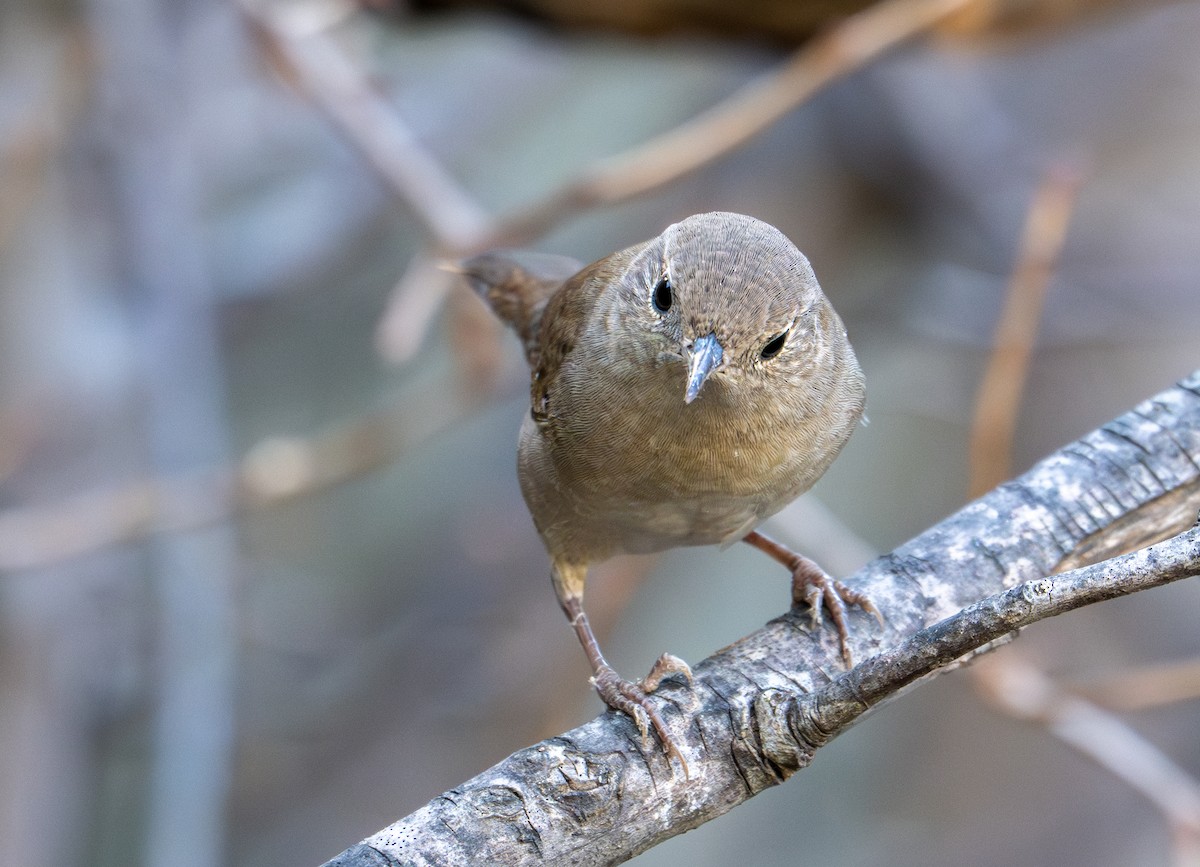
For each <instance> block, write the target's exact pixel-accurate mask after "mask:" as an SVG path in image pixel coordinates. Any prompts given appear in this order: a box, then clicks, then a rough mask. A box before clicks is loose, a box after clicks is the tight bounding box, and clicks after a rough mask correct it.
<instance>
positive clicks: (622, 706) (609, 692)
mask: <svg viewBox="0 0 1200 867" xmlns="http://www.w3.org/2000/svg"><path fill="white" fill-rule="evenodd" d="M673 674H681V675H683V677H684V679H685V680H686V681H687V682H688V683H689V684H691V682H692V670H691V669H690V668H688V664H687V663H686V662H684V661H683V660H682V659H680V658H679V657H678V656H672V655H671V654H669V653H664V654H663V655H662V656H660V657H659V658H658V660H657V661H656V662H655V663H654V667H653V668H651V669H650V673H649V674H647V675H646V676H645V677H644V678H642V679H641V680H639V681H638V682H637V683H632V682H630V681H628V680H625V679H624V678H622V677H621V676H620V675H619V674H617V673H616V672H615V671H613V669H612V668H610V667H609V666H607V665H604V666H601V667H600V668H599V669H597V671H596V674H595V676H593V677H592V686H594V687H595V688H596V692H597V693H599V695H600V698H602V699H603V700H604V703H605V704H607V705H608V706H609V707H611V708H612V709H613V710H619V711H621V712H622V713H624V714H625V715H626V716H628V717H629V718H630V719H632V720H633V721H634V723H635V724H636V725H637V727H638V731H640V732H641V733H642V746H643V747H648V746H649V745H650V728H651V727H653V728H654V733H655V734H656V735H657V736H658V740H659V743H661V744H662V747H663V750H664V751H665V752H666V754H667V756H668V757H674V758H676V759H678V760H679V764H680V765H682V766H683V773H684V775H686V774H687V772H688V764H687V760H686V759H684V757H683V753H681V752H680V751H679V748H678V747H676V746H675V742H674V741H672V740H671V736H670V735H669V734H668V733H667V727H666V725H665V724H664V723H663V719H662V716H661V715H660V714H659V712H658V709H657V708H656V707H655V706H654V703H653V702H651V701H650V694H651V693H653V692H654V691H655V690H657V689H658V687H659V685H660V684H661V683H662V682H663V679H664V678H667V677H669V676H671V675H673Z"/></svg>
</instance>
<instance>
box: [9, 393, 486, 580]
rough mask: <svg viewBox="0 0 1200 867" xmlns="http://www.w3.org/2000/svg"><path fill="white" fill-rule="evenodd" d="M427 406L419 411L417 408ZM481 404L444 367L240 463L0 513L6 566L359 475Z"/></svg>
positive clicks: (212, 517) (266, 445)
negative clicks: (374, 406) (369, 408)
mask: <svg viewBox="0 0 1200 867" xmlns="http://www.w3.org/2000/svg"><path fill="white" fill-rule="evenodd" d="M414 405H418V406H421V407H423V410H422V411H421V412H413V411H412V407H413V406H414ZM477 405H478V398H477V396H476V395H472V394H468V393H459V392H457V391H456V390H455V389H454V388H452V387H451V388H448V387H447V386H446V383H445V382H444V376H439V377H437V379H436V380H435V381H432V382H429V383H427V384H425V385H424V386H422V387H421V388H419V389H414V390H412V391H406V393H405V394H404V395H403V397H402V398H401V399H399V400H397V401H396V402H395V403H394V404H391V405H389V406H387V407H384V408H383V409H380V410H378V411H376V412H373V413H369V414H367V415H364V416H361V417H359V418H355V419H353V420H351V421H349V422H347V423H345V424H342V425H340V426H338V427H336V428H334V429H332V430H330V431H328V432H326V433H324V434H320V435H318V436H315V437H311V438H304V437H272V438H269V439H266V440H263V441H262V442H260V443H259V444H258V445H257V446H255V447H254V448H252V449H251V450H250V451H249V452H248V453H247V454H246V456H245V457H244V458H242V460H241V461H239V462H238V463H237V464H236V465H235V466H233V467H220V468H213V469H211V470H204V471H197V472H193V473H189V474H181V475H176V476H171V477H164V478H157V479H142V480H138V481H134V482H131V483H129V484H127V485H123V486H121V487H117V488H108V489H99V490H94V491H88V492H85V493H82V494H80V495H78V496H77V497H74V498H72V499H70V500H67V501H64V502H59V503H52V504H48V505H39V506H26V507H19V508H15V509H9V510H8V511H5V512H0V571H9V570H21V569H33V568H40V567H43V566H47V565H50V564H53V563H57V562H59V561H62V560H66V559H69V558H71V557H77V556H79V555H81V554H86V553H89V552H92V551H95V550H98V549H101V548H105V547H108V546H110V545H117V544H121V543H125V542H131V541H136V540H138V539H142V538H145V537H147V536H150V535H153V534H156V533H163V532H178V531H181V530H192V529H197V528H200V527H205V526H209V525H211V524H214V523H217V522H219V521H223V520H226V519H228V518H230V517H231V516H233V515H235V514H237V513H239V512H241V511H243V510H245V509H253V508H263V507H268V506H272V505H277V504H280V503H283V502H286V501H288V500H291V499H293V498H295V497H301V496H308V495H312V494H315V493H318V492H320V491H323V490H326V489H328V488H331V487H334V486H336V485H339V484H343V483H345V482H348V481H351V480H353V479H355V478H359V477H361V476H363V475H365V474H366V473H368V472H371V471H372V470H375V469H377V468H379V467H380V466H383V465H385V464H386V463H388V462H390V461H393V460H395V459H396V457H397V456H398V455H399V454H401V453H402V452H403V451H404V450H406V449H408V448H411V447H412V446H413V445H414V444H416V443H418V442H422V441H425V440H427V439H428V438H429V437H431V436H433V435H435V434H436V433H437V432H439V431H442V430H445V429H446V428H448V427H450V426H451V425H452V424H454V422H455V421H457V420H459V419H461V418H463V417H464V416H465V415H466V414H467V413H469V412H470V411H471V410H472V409H473V408H474V407H476V406H477Z"/></svg>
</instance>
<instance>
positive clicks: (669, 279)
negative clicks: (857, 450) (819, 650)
mask: <svg viewBox="0 0 1200 867" xmlns="http://www.w3.org/2000/svg"><path fill="white" fill-rule="evenodd" d="M461 268H462V272H463V273H464V274H465V275H466V277H467V278H468V280H469V281H470V282H471V284H472V285H473V287H474V288H475V289H476V290H477V291H478V292H479V294H480V295H482V296H483V298H484V300H485V301H487V303H488V304H489V305H490V306H491V307H492V309H493V310H494V311H495V313H496V314H497V315H498V316H499V317H500V318H501V319H503V320H504V321H505V322H507V323H508V324H509V325H511V326H512V327H513V328H514V329H515V330H516V332H517V334H518V335H519V336H520V338H521V340H522V341H523V343H524V346H525V354H526V357H527V358H528V361H529V366H530V369H531V371H532V406H531V408H530V411H529V415H527V416H526V417H525V421H524V424H523V425H522V427H521V436H520V444H519V447H518V471H519V476H520V481H521V490H522V492H523V493H524V495H525V501H526V503H528V505H529V510H530V512H532V513H533V521H534V524H535V525H536V526H537V529H538V532H539V533H540V534H541V537H542V541H543V542H544V543H545V545H546V548H547V550H548V551H549V552H550V558H551V561H552V578H553V582H554V589H555V592H556V593H557V594H558V601H559V603H560V604H561V605H562V608H563V611H564V612H565V613H566V615H567V618H568V619H569V620H570V621H571V625H572V626H573V627H574V628H575V632H576V634H577V635H578V636H579V641H580V643H581V644H582V645H583V649H584V651H585V652H586V653H587V656H588V660H589V661H590V662H591V665H592V671H593V672H594V675H593V677H592V683H593V684H594V686H595V688H596V691H597V692H598V693H599V694H600V697H601V698H602V699H604V701H605V702H606V703H607V704H608V705H609V706H610V707H613V708H615V709H617V710H621V711H624V712H625V713H627V714H628V715H629V716H631V717H632V718H633V719H634V721H635V722H636V723H637V725H638V727H639V729H640V730H641V732H642V737H643V739H645V738H646V737H647V728H648V725H652V726H653V727H654V729H655V731H656V733H657V734H658V737H659V739H660V740H661V741H662V743H663V746H664V748H665V749H666V750H667V752H668V753H669V754H671V755H675V756H676V757H678V758H679V759H680V761H681V762H683V757H682V755H681V754H680V753H679V752H678V750H677V749H676V748H675V746H674V744H673V743H672V742H671V740H670V738H669V737H668V735H667V732H666V729H665V727H664V725H663V722H662V719H661V717H660V716H659V713H658V711H657V710H656V709H655V707H654V705H653V703H652V702H651V701H649V699H648V698H647V695H648V694H649V693H651V692H653V691H654V690H655V689H657V687H658V686H659V683H660V682H661V681H662V679H663V678H664V677H666V676H668V675H671V674H681V675H683V676H684V677H686V678H687V679H688V680H689V682H690V680H691V671H690V670H689V669H688V666H687V664H686V663H685V662H683V660H681V659H679V658H677V657H674V656H671V655H670V654H663V655H662V657H660V658H659V660H658V661H657V663H656V664H655V665H654V668H653V670H652V671H651V672H650V674H649V675H648V676H647V677H646V678H644V679H642V680H641V681H639V682H637V683H631V682H629V681H627V680H624V679H622V678H621V677H620V676H619V675H617V673H616V672H615V671H613V669H612V668H611V667H610V666H609V665H608V663H607V662H605V660H604V656H603V655H602V654H601V653H600V647H599V645H598V644H597V642H596V637H595V635H594V634H593V633H592V629H591V626H590V625H589V624H588V620H587V615H586V614H585V613H584V611H583V588H584V582H585V579H586V578H587V570H588V566H589V565H590V564H592V563H595V562H598V561H601V560H605V559H607V558H608V557H611V556H613V555H615V554H619V553H646V552H651V551H661V550H663V549H665V548H673V547H676V546H680V545H712V544H717V545H728V544H730V543H732V542H735V541H737V540H739V539H741V540H743V541H745V542H748V543H750V544H751V545H754V546H755V547H756V548H759V549H761V550H763V551H765V552H766V553H768V554H770V555H771V556H772V557H774V558H775V559H776V560H778V561H780V562H781V563H783V564H784V565H785V566H787V567H788V569H790V570H791V572H792V575H793V583H792V587H793V598H794V600H795V601H796V602H800V601H805V602H807V603H808V604H809V605H810V606H811V608H812V611H813V619H814V621H817V620H819V618H820V610H821V606H822V605H824V607H826V608H827V609H828V610H829V612H830V616H831V618H832V619H833V620H834V622H835V624H836V626H837V629H838V633H839V637H840V640H841V645H842V654H843V657H844V659H845V660H846V662H847V664H849V663H850V654H849V650H848V647H847V644H846V641H847V637H848V633H847V627H846V623H845V611H846V605H847V604H851V605H858V606H860V607H862V608H864V609H865V610H867V611H869V612H871V613H872V614H874V615H875V616H876V617H877V618H878V617H879V612H878V611H877V610H876V609H875V606H874V605H872V604H871V602H870V601H869V600H868V599H867V598H866V597H865V596H863V595H861V594H858V593H855V592H854V591H852V590H850V589H849V588H847V587H845V586H844V585H842V584H841V583H840V582H837V581H834V580H833V579H832V578H830V577H829V576H827V575H826V574H825V572H824V571H823V570H821V568H820V567H818V566H817V565H816V564H815V563H813V562H812V561H811V560H809V559H807V558H805V557H802V556H800V555H798V554H795V553H793V552H791V551H789V550H788V549H787V548H785V547H783V546H782V545H779V544H778V543H776V542H773V541H772V540H770V539H768V538H766V537H765V536H763V535H762V534H760V533H758V532H757V531H755V529H754V528H755V527H756V526H758V524H759V523H760V522H761V521H762V520H763V519H764V518H766V517H767V516H769V515H771V514H773V513H775V512H777V511H778V510H779V509H781V508H783V507H784V506H785V505H787V504H788V503H789V502H791V501H792V500H793V499H795V498H796V497H797V496H799V495H800V494H801V493H803V492H804V491H806V490H808V488H810V487H811V486H812V485H813V483H814V482H816V481H817V479H818V478H820V476H821V475H822V474H823V473H824V472H825V470H826V468H827V467H828V466H829V464H830V463H831V462H832V461H833V459H834V457H835V456H836V455H837V454H838V452H839V451H841V449H842V446H843V445H845V443H846V440H847V439H849V437H850V434H851V432H852V431H853V430H854V427H855V425H857V424H858V421H859V419H860V418H861V416H862V411H863V402H864V389H863V376H862V371H861V370H860V369H859V366H858V361H857V359H856V358H855V357H854V351H853V350H852V349H851V348H850V343H849V341H848V340H847V339H846V331H845V328H844V326H843V325H842V321H841V319H839V318H838V315H837V313H835V312H834V310H833V307H832V306H831V305H830V304H829V300H828V299H827V298H826V297H825V294H824V293H823V292H822V291H821V287H820V286H819V285H818V284H817V280H816V277H815V276H814V275H813V271H812V268H811V267H810V266H809V264H808V260H807V259H805V257H804V256H803V255H802V254H801V253H800V251H799V250H797V249H796V247H795V246H794V245H793V244H792V243H791V241H789V240H788V239H787V238H786V237H785V236H784V235H783V234H782V233H781V232H780V231H779V230H778V229H775V228H774V227H772V226H769V225H767V224H766V223H763V222H761V221H759V220H756V219H754V218H752V217H746V216H742V215H740V214H730V213H711V214H699V215H697V216H693V217H688V218H687V219H686V220H683V221H681V222H679V223H676V224H674V225H672V226H668V227H667V229H666V231H664V232H663V233H662V234H661V235H659V236H658V237H657V238H654V239H652V240H649V241H646V242H644V243H642V244H637V245H636V246H633V247H630V248H629V249H627V250H622V251H620V252H617V253H613V254H612V255H611V256H606V257H605V258H603V259H601V260H600V261H598V262H595V263H593V264H591V265H589V266H587V267H586V268H583V269H582V270H581V269H580V268H579V266H578V264H577V263H575V262H573V261H571V260H568V259H563V258H560V257H553V256H537V255H530V254H516V253H509V252H495V253H486V254H484V255H482V256H478V257H476V258H473V259H470V260H468V261H466V262H464V263H463V264H462V266H461ZM685 767H686V764H685Z"/></svg>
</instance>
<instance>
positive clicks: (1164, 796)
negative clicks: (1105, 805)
mask: <svg viewBox="0 0 1200 867" xmlns="http://www.w3.org/2000/svg"><path fill="white" fill-rule="evenodd" d="M1079 186H1080V177H1079V175H1078V174H1077V173H1076V172H1074V171H1069V170H1066V169H1064V168H1062V167H1058V168H1055V169H1052V170H1051V171H1049V172H1048V173H1047V174H1046V175H1045V177H1044V178H1043V180H1042V182H1041V184H1040V185H1039V186H1038V189H1037V190H1036V192H1035V194H1034V198H1033V202H1032V203H1031V205H1030V207H1029V211H1028V214H1027V217H1026V220H1025V228H1024V231H1023V233H1022V237H1021V243H1020V248H1019V250H1018V256H1017V264H1016V267H1015V268H1014V269H1013V276H1012V279H1011V280H1010V282H1009V286H1008V294H1007V300H1006V303H1005V306H1004V310H1003V311H1002V313H1001V317H1000V322H999V324H998V325H997V327H996V334H995V340H994V343H993V347H992V355H991V359H990V361H989V364H988V367H987V371H986V373H985V375H984V377H983V380H982V382H981V383H980V387H979V395H978V399H977V403H976V412H975V419H974V424H973V426H972V430H971V441H970V466H971V470H970V490H971V495H972V496H979V495H981V494H982V493H983V492H984V491H986V490H988V489H989V488H991V487H993V486H994V485H996V484H998V483H999V482H1000V481H1001V480H1002V479H1004V478H1006V477H1007V476H1008V475H1009V473H1010V472H1011V464H1012V444H1013V439H1014V436H1015V431H1016V419H1017V416H1018V411H1019V408H1020V404H1021V396H1022V394H1023V393H1024V390H1025V383H1026V382H1027V379H1028V373H1029V362H1030V358H1031V356H1032V353H1033V346H1034V343H1035V341H1036V336H1037V330H1038V322H1039V320H1040V318H1041V312H1042V307H1043V303H1044V301H1045V297H1046V292H1047V289H1048V287H1049V284H1050V281H1051V279H1052V278H1053V276H1054V271H1055V268H1056V266H1057V262H1058V259H1059V256H1060V255H1061V253H1062V248H1063V245H1064V243H1065V241H1066V235H1067V228H1068V226H1069V225H1070V220H1071V214H1072V212H1073V210H1074V206H1075V202H1076V199H1077V197H1078V192H1079ZM1196 674H1197V672H1195V671H1194V672H1193V682H1192V688H1193V690H1195V688H1196V687H1197V685H1198V683H1200V678H1197V677H1196ZM971 676H972V678H973V680H974V682H975V685H976V687H977V688H978V689H979V691H980V692H981V693H982V694H983V695H984V696H985V697H986V698H987V699H988V700H989V702H990V703H991V704H992V706H993V707H995V708H996V709H997V710H999V711H1001V712H1003V713H1006V714H1008V715H1009V716H1012V717H1014V718H1017V719H1022V720H1025V721H1028V722H1033V723H1037V724H1040V725H1041V726H1043V727H1044V728H1045V730H1046V731H1047V732H1048V733H1049V734H1051V735H1053V736H1054V737H1056V738H1057V739H1058V740H1060V741H1062V742H1063V743H1065V744H1067V745H1068V746H1070V747H1072V748H1073V749H1075V750H1076V751H1077V752H1079V753H1081V754H1083V755H1085V756H1087V757H1088V758H1090V759H1091V760H1092V761H1094V762H1096V763H1097V764H1098V765H1100V766H1101V767H1103V768H1104V769H1106V770H1107V771H1109V772H1110V773H1111V774H1113V775H1114V776H1116V777H1117V778H1118V779H1120V780H1121V781H1123V782H1124V783H1126V784H1127V785H1129V786H1130V787H1132V788H1133V789H1134V790H1136V791H1138V792H1139V793H1141V794H1142V795H1143V796H1145V797H1146V798H1148V799H1149V800H1150V802H1151V803H1152V804H1154V806H1155V807H1157V808H1158V809H1159V810H1160V811H1161V812H1162V813H1163V815H1164V816H1165V818H1166V821H1167V823H1168V825H1169V827H1170V828H1171V831H1172V838H1173V843H1174V845H1173V849H1174V853H1173V854H1174V862H1175V863H1176V864H1177V865H1181V867H1182V865H1187V864H1191V865H1195V864H1197V863H1200V860H1198V859H1200V783H1197V782H1196V781H1195V780H1194V779H1192V778H1191V777H1190V776H1189V775H1188V774H1187V773H1186V772H1185V771H1183V770H1182V769H1181V768H1180V767H1179V766H1178V765H1176V764H1175V763H1174V762H1172V761H1171V760H1170V759H1169V758H1168V757H1167V756H1166V755H1165V754H1163V752H1162V751H1161V750H1159V749H1158V747H1156V746H1155V745H1153V744H1152V743H1150V742H1149V741H1147V740H1145V739H1144V738H1143V737H1142V736H1141V735H1139V734H1138V733H1137V732H1136V731H1134V730H1133V729H1132V728H1131V727H1129V726H1128V725H1126V724H1125V723H1123V722H1121V721H1120V720H1118V719H1117V718H1116V717H1114V716H1113V715H1112V714H1110V713H1109V712H1108V711H1106V710H1103V709H1101V708H1100V707H1097V706H1096V705H1094V704H1092V703H1091V702H1089V701H1087V700H1086V699H1085V698H1082V697H1080V696H1077V695H1073V694H1071V693H1070V692H1069V691H1068V690H1066V689H1063V688H1061V687H1059V686H1058V685H1057V684H1056V683H1055V682H1054V680H1053V679H1051V678H1050V677H1049V676H1048V675H1047V674H1045V673H1044V672H1043V671H1041V670H1040V669H1039V668H1037V667H1036V666H1035V665H1033V664H1031V663H1029V662H1027V661H1021V660H1020V659H1019V658H1016V657H1014V656H1013V654H1012V653H1011V652H1008V653H1004V654H999V655H996V656H991V657H988V658H985V659H982V660H980V661H979V664H977V665H975V666H974V667H972V669H971ZM1123 685H1124V686H1126V687H1129V688H1131V689H1136V684H1132V683H1130V682H1129V679H1126V681H1125V683H1124V684H1123ZM1158 694H1159V695H1160V696H1161V694H1162V691H1161V690H1160V691H1159V693H1158Z"/></svg>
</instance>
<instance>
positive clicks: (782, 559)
mask: <svg viewBox="0 0 1200 867" xmlns="http://www.w3.org/2000/svg"><path fill="white" fill-rule="evenodd" d="M743 541H745V542H746V543H748V544H750V545H753V546H754V547H755V548H758V549H759V550H760V551H762V552H764V553H765V554H767V555H769V556H770V557H772V558H773V559H774V560H776V561H777V562H779V563H782V564H783V565H784V566H786V567H787V568H788V569H789V570H791V573H792V604H793V605H795V606H799V605H801V604H804V605H807V606H808V609H809V612H810V613H811V615H812V625H813V630H814V631H815V630H817V629H819V628H820V627H821V610H822V608H824V609H826V610H828V611H829V619H830V620H832V621H833V625H834V628H835V629H836V630H837V634H838V645H839V646H840V647H841V650H842V661H843V662H845V663H846V667H847V668H851V667H853V665H854V660H853V658H852V656H851V654H850V627H849V625H848V624H847V623H846V606H847V605H856V606H858V607H859V608H861V609H862V610H863V611H866V612H867V613H868V614H870V615H872V616H874V618H875V619H876V620H877V621H879V625H880V626H883V615H882V614H881V613H880V612H879V609H878V608H876V607H875V603H873V602H872V601H871V600H870V598H868V596H867V595H866V594H865V593H859V592H858V591H857V590H851V589H850V588H849V587H847V586H846V585H845V584H843V583H842V582H841V581H837V580H835V579H833V578H831V577H830V576H829V575H828V574H826V572H825V570H824V569H822V568H821V567H820V566H818V565H817V564H816V563H814V562H813V561H812V560H810V559H808V558H807V557H805V556H804V555H802V554H797V553H796V552H795V551H792V550H791V549H789V548H787V547H786V546H784V545H780V544H779V543H778V542H776V541H774V540H773V539H769V538H767V537H766V536H764V535H763V534H762V533H760V532H758V531H757V530H753V531H751V532H750V533H749V534H748V535H747V536H746V537H745V539H744V540H743Z"/></svg>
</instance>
